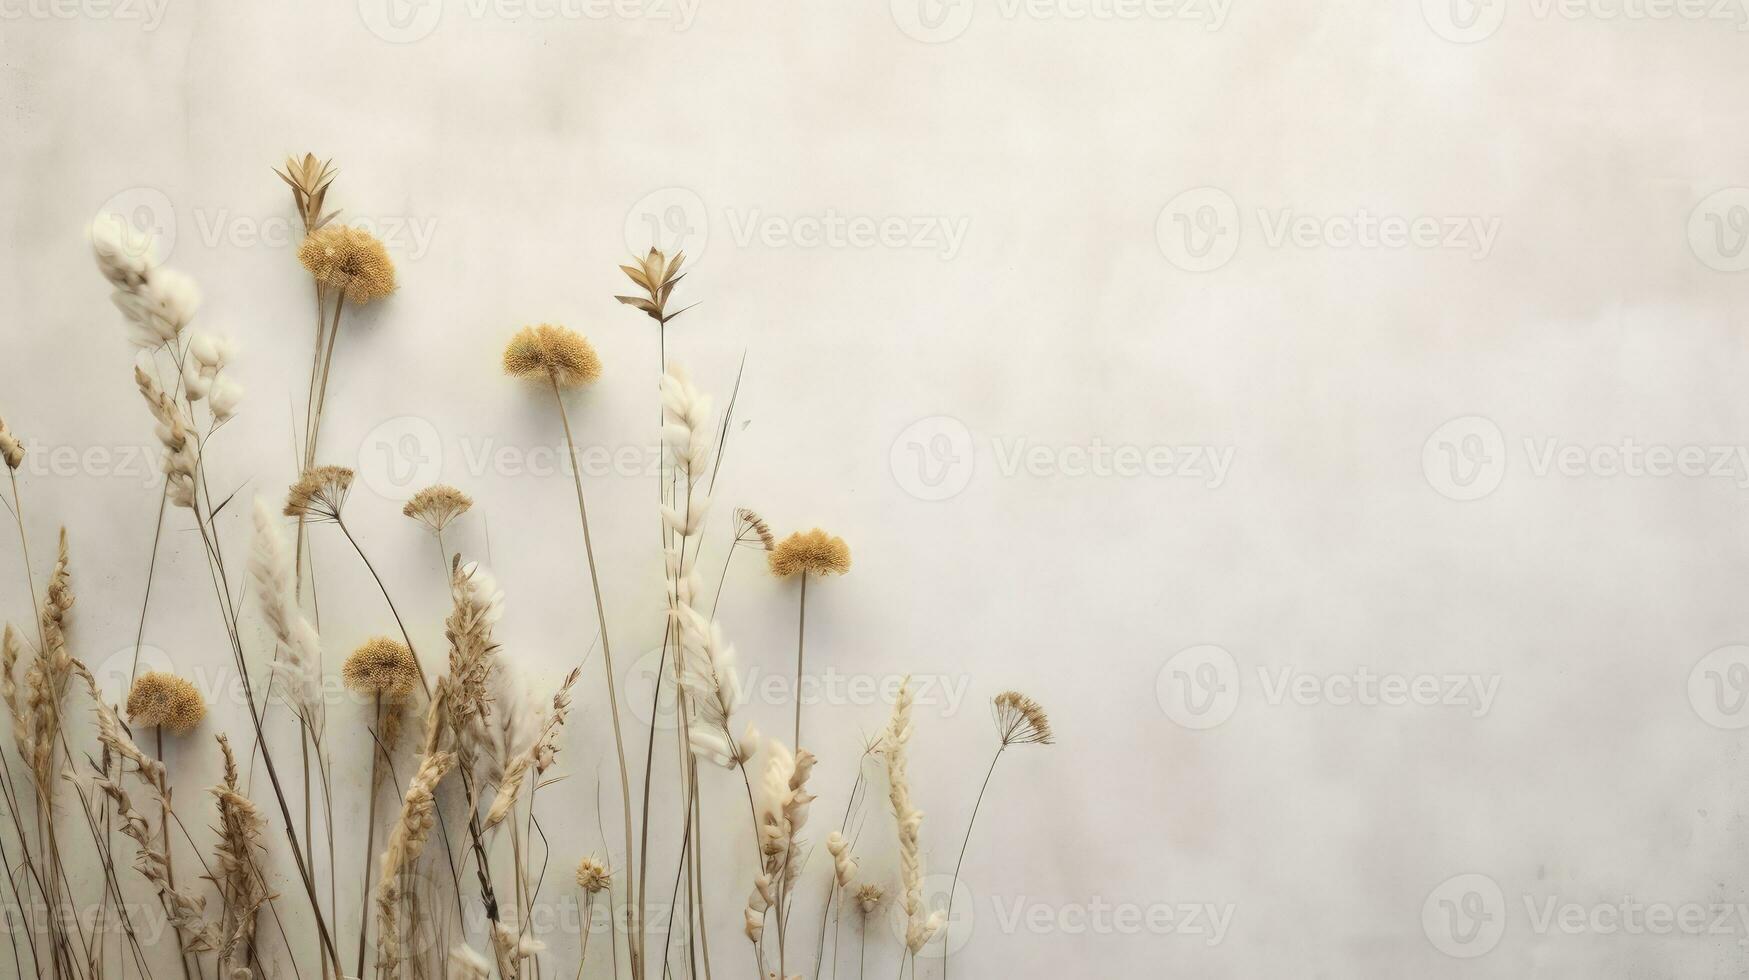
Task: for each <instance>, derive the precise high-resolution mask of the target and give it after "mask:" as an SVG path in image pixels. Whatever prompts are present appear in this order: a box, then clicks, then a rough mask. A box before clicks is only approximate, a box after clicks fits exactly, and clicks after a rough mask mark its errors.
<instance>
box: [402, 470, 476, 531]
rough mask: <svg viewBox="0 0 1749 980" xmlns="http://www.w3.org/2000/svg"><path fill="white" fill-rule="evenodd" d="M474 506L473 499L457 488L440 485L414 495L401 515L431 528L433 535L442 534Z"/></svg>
mask: <svg viewBox="0 0 1749 980" xmlns="http://www.w3.org/2000/svg"><path fill="white" fill-rule="evenodd" d="M472 506H474V501H473V498H472V497H469V496H468V495H467V494H465V493H462V492H461V491H460V490H457V489H456V488H455V487H452V486H446V485H445V484H442V483H439V484H436V485H433V486H429V487H426V488H425V489H423V490H421V491H419V492H418V493H416V494H414V495H413V498H412V499H411V500H409V501H407V505H406V506H405V507H402V508H401V513H402V515H403V516H406V517H411V518H413V519H414V520H416V521H418V522H419V523H421V524H423V525H425V526H426V527H428V528H430V529H431V532H432V533H433V534H442V533H443V529H444V528H446V527H448V526H449V523H450V522H451V521H453V520H455V519H456V518H458V517H460V516H462V515H463V514H465V513H467V512H468V508H470V507H472Z"/></svg>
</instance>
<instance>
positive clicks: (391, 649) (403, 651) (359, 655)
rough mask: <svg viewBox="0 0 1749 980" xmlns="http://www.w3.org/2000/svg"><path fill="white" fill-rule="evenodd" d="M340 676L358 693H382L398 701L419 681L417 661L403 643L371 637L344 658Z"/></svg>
mask: <svg viewBox="0 0 1749 980" xmlns="http://www.w3.org/2000/svg"><path fill="white" fill-rule="evenodd" d="M340 677H341V679H342V680H344V681H345V682H346V686H347V688H348V689H350V690H352V691H354V692H356V693H358V694H369V695H381V696H382V698H383V700H385V701H399V700H401V699H402V698H405V697H406V696H407V695H409V694H412V693H413V688H414V686H415V685H417V684H418V683H419V662H418V661H417V660H414V659H413V651H411V650H409V649H407V645H406V644H405V643H402V642H400V641H399V640H391V639H389V638H388V637H386V636H373V637H371V638H370V639H368V640H366V641H365V642H364V645H363V646H360V647H359V648H358V649H357V650H354V651H352V654H351V656H348V657H347V658H346V663H345V664H344V665H342V666H341V668H340Z"/></svg>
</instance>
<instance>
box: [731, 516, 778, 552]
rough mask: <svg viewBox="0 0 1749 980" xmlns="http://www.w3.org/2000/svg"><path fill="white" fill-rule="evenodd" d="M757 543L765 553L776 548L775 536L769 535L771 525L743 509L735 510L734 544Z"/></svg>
mask: <svg viewBox="0 0 1749 980" xmlns="http://www.w3.org/2000/svg"><path fill="white" fill-rule="evenodd" d="M749 542H757V543H758V545H759V547H760V548H761V549H763V550H765V551H770V550H771V549H773V548H775V547H777V536H776V535H774V534H772V533H771V525H770V524H767V523H765V518H763V517H760V516H759V515H758V514H756V513H754V512H753V511H750V510H748V509H747V508H745V507H737V508H735V543H736V544H747V543H749Z"/></svg>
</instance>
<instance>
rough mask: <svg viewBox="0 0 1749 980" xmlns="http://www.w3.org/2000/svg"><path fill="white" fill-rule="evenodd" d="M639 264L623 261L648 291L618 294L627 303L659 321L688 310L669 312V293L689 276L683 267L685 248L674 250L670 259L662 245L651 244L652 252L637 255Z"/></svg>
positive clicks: (640, 284) (638, 283)
mask: <svg viewBox="0 0 1749 980" xmlns="http://www.w3.org/2000/svg"><path fill="white" fill-rule="evenodd" d="M633 261H635V262H637V265H622V266H620V269H621V270H623V271H624V272H625V274H626V275H627V276H629V277H631V280H632V282H634V283H637V285H638V288H640V289H642V290H643V291H644V295H642V296H615V297H614V299H617V300H619V301H620V302H621V303H624V304H626V305H627V306H635V307H637V308H638V309H640V310H643V311H644V313H645V314H646V315H647V316H649V318H650V319H652V320H655V321H656V322H657V323H659V324H660V323H667V322H668V321H669V320H672V319H674V318H675V317H677V316H679V315H680V314H682V313H685V312H686V310H676V311H674V312H673V313H669V312H668V296H669V294H671V293H673V292H674V284H675V283H678V282H679V281H680V280H682V279H684V278H686V273H684V272H681V271H680V266H681V263H683V262H685V261H686V253H685V252H676V253H674V258H672V259H670V258H668V256H667V255H665V254H663V253H662V251H661V250H660V249H656V248H651V249H650V251H649V254H647V255H645V256H644V257H643V258H641V259H634V260H633Z"/></svg>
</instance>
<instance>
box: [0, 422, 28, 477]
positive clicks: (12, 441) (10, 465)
mask: <svg viewBox="0 0 1749 980" xmlns="http://www.w3.org/2000/svg"><path fill="white" fill-rule="evenodd" d="M0 460H4V461H5V462H6V468H7V469H9V470H15V469H18V467H19V464H21V463H23V462H24V446H23V445H21V444H20V443H19V441H18V437H17V436H14V435H13V434H12V430H11V429H8V428H7V427H6V420H5V419H0Z"/></svg>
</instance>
